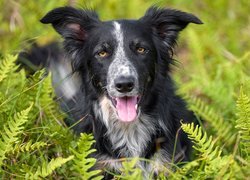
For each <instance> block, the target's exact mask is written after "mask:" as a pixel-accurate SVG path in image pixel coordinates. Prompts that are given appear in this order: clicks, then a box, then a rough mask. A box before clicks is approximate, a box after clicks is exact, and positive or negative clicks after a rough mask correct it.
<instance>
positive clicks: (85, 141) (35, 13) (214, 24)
mask: <svg viewBox="0 0 250 180" xmlns="http://www.w3.org/2000/svg"><path fill="white" fill-rule="evenodd" d="M152 4H157V5H161V6H164V7H165V6H166V7H171V8H177V9H181V10H183V11H188V12H193V13H194V14H196V15H197V16H198V17H200V18H201V19H202V21H203V22H204V25H201V26H197V25H190V26H189V27H188V28H187V29H186V30H185V31H183V33H181V36H180V43H179V44H180V46H178V47H177V51H176V52H178V54H176V56H175V59H176V60H177V61H176V62H177V63H176V64H177V66H175V67H173V74H174V79H175V81H176V82H177V84H178V93H179V94H180V95H181V96H183V97H184V98H185V99H186V100H187V102H188V107H189V108H190V109H191V110H193V111H194V112H195V115H196V116H197V118H198V119H199V120H201V119H202V123H200V125H199V126H195V125H194V124H182V129H183V130H184V131H185V132H186V133H187V135H188V137H189V138H190V139H191V140H192V141H193V143H194V146H193V147H194V153H193V159H192V161H191V162H187V163H184V164H182V166H176V165H173V164H168V165H166V167H165V168H162V172H160V174H159V176H158V177H157V178H158V179H248V178H249V177H250V171H249V169H250V60H249V59H250V41H249V39H250V33H249V32H250V17H249V7H250V1H248V0H240V1H237V0H231V1H227V0H216V1H209V0H204V1H198V0H194V1H184V0H172V1H158V2H157V3H156V2H154V1H153V0H137V1H133V0H128V1H122V0H119V1H114V0H106V1H105V3H104V2H103V1H101V0H93V1H84V0H83V1H80V0H79V1H77V0H76V1H73V0H58V1H45V0H41V1H32V0H30V1H28V3H27V1H25V0H19V1H14V0H11V1H7V0H3V1H0V8H1V9H2V11H1V16H0V39H1V42H0V178H1V179H43V178H49V179H90V178H95V179H101V178H102V176H100V175H99V172H100V171H99V170H95V171H92V170H90V169H91V167H92V166H93V165H94V164H95V163H96V160H95V159H93V158H90V157H88V155H89V154H91V153H92V152H93V151H94V150H93V149H91V145H92V143H93V137H92V135H87V134H81V136H80V137H79V136H76V135H74V133H73V132H72V130H71V127H67V126H66V125H65V124H64V122H63V118H64V117H65V116H66V115H65V114H64V113H63V112H61V111H60V109H59V107H58V105H57V99H55V97H54V93H53V89H52V87H51V82H50V76H46V75H45V72H44V71H39V72H37V73H36V74H34V75H33V76H31V77H28V78H27V77H26V74H25V72H24V70H22V69H21V70H20V68H19V67H18V66H17V65H16V64H15V60H16V55H17V54H18V52H20V51H21V50H23V49H24V48H27V47H28V46H29V45H30V44H31V42H34V41H36V42H37V43H38V44H46V43H48V42H50V41H53V40H54V39H55V38H59V37H58V35H56V33H55V32H54V31H53V29H52V28H48V26H46V27H45V26H44V25H42V24H40V23H39V19H40V18H41V17H42V16H43V15H44V14H45V13H46V12H47V11H49V10H51V9H52V8H55V7H58V6H62V5H74V6H78V7H79V6H80V7H93V8H94V9H96V10H97V11H98V12H99V14H100V17H101V18H102V19H103V20H106V19H111V18H112V19H113V18H138V17H140V16H142V15H143V13H144V11H145V10H146V9H147V8H148V7H149V6H150V5H152ZM11 54H12V55H11ZM136 161H138V159H127V160H124V162H123V168H122V171H123V173H122V175H115V177H116V178H117V179H142V178H143V175H142V174H141V170H140V169H139V168H137V167H136V166H135V164H136ZM167 167H168V168H167ZM169 167H171V168H169ZM166 174H167V175H168V176H167V177H166Z"/></svg>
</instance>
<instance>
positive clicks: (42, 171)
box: [25, 156, 74, 179]
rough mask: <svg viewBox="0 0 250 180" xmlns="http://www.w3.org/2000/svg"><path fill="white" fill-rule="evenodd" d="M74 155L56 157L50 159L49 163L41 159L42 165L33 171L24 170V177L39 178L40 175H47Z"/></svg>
mask: <svg viewBox="0 0 250 180" xmlns="http://www.w3.org/2000/svg"><path fill="white" fill-rule="evenodd" d="M73 158H74V156H69V157H68V158H61V157H58V158H56V159H51V160H50V162H49V163H46V162H45V161H43V163H42V166H39V167H38V168H37V170H36V171H35V172H34V173H33V172H29V171H28V172H26V175H25V178H26V179H39V178H40V177H43V178H45V177H47V176H48V175H51V173H52V172H53V171H54V170H55V169H56V168H58V167H61V166H62V165H63V164H65V163H66V162H68V161H70V160H72V159H73Z"/></svg>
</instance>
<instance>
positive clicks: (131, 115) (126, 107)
mask: <svg viewBox="0 0 250 180" xmlns="http://www.w3.org/2000/svg"><path fill="white" fill-rule="evenodd" d="M110 99H111V102H112V104H113V105H114V107H115V109H116V111H117V115H118V118H119V120H121V121H123V122H132V121H134V120H136V117H137V116H138V104H139V101H140V97H139V96H124V97H110Z"/></svg>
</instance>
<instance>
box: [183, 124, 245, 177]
mask: <svg viewBox="0 0 250 180" xmlns="http://www.w3.org/2000/svg"><path fill="white" fill-rule="evenodd" d="M181 127H182V129H183V131H184V132H186V133H187V135H188V137H189V139H191V140H192V142H193V143H194V146H193V147H194V148H195V149H196V150H197V151H198V152H199V153H200V155H201V157H202V158H201V159H200V161H201V162H202V163H201V165H200V168H199V169H198V170H194V172H193V175H194V176H195V177H196V178H198V179H201V178H202V179H207V178H215V177H216V178H218V179H230V178H235V177H240V178H243V177H244V174H242V171H241V169H240V168H238V167H239V165H238V163H237V162H236V161H235V160H234V157H233V156H232V155H224V156H222V155H221V151H220V150H219V149H220V148H219V147H218V146H215V143H214V141H212V137H211V136H210V137H209V138H208V137H207V133H206V132H204V133H203V132H202V129H201V127H199V126H198V125H197V126H194V124H193V123H191V124H182V126H181ZM196 161H197V160H196ZM191 163H192V162H191ZM195 165H196V164H195ZM186 166H192V164H187V165H186ZM184 167H185V166H184ZM183 171H184V172H186V170H185V168H184V169H182V170H180V173H182V172H183ZM232 172H234V173H232Z"/></svg>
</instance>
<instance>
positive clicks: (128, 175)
mask: <svg viewBox="0 0 250 180" xmlns="http://www.w3.org/2000/svg"><path fill="white" fill-rule="evenodd" d="M137 162H138V159H137V158H133V159H132V160H125V161H124V162H122V168H121V172H122V176H121V178H122V179H126V180H140V179H143V177H142V170H141V169H139V168H138V167H136V164H137Z"/></svg>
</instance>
